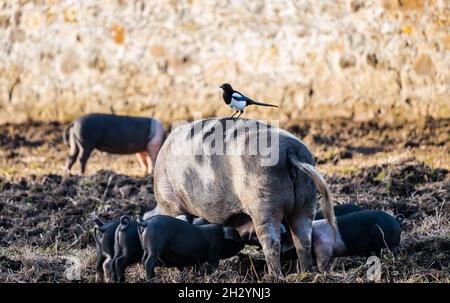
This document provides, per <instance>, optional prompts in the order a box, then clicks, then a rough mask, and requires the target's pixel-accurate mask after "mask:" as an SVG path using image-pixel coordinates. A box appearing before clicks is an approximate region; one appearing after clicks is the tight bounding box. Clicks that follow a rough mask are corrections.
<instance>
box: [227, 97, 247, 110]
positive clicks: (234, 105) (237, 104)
mask: <svg viewBox="0 0 450 303" xmlns="http://www.w3.org/2000/svg"><path fill="white" fill-rule="evenodd" d="M246 105H247V103H246V102H245V101H237V100H235V99H233V98H231V102H230V107H231V108H234V109H236V110H244V108H245V106H246Z"/></svg>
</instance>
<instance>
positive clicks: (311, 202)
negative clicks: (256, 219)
mask: <svg viewBox="0 0 450 303" xmlns="http://www.w3.org/2000/svg"><path fill="white" fill-rule="evenodd" d="M294 182H295V186H296V189H295V190H296V194H295V205H294V209H293V210H292V212H291V213H290V214H289V216H288V218H287V219H288V223H289V227H290V229H291V231H292V240H293V242H294V246H295V249H296V251H297V256H298V265H299V270H300V271H302V272H305V271H310V270H311V269H312V254H311V237H312V222H313V220H314V215H315V210H316V204H317V199H316V187H315V186H314V184H313V183H312V181H311V179H309V178H308V177H306V176H304V175H303V177H302V175H300V174H299V175H297V177H296V179H295V181H294Z"/></svg>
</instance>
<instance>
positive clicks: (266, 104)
mask: <svg viewBox="0 0 450 303" xmlns="http://www.w3.org/2000/svg"><path fill="white" fill-rule="evenodd" d="M250 104H252V105H258V106H270V107H278V105H273V104H269V103H263V102H257V101H253V100H252V101H251V102H250Z"/></svg>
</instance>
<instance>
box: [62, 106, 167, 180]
mask: <svg viewBox="0 0 450 303" xmlns="http://www.w3.org/2000/svg"><path fill="white" fill-rule="evenodd" d="M165 136H166V131H165V129H164V127H163V126H162V124H161V122H159V121H158V120H156V119H152V118H144V117H131V116H118V115H109V114H88V115H85V116H82V117H80V118H78V119H77V120H75V121H74V122H73V123H71V124H70V125H69V126H67V128H66V129H65V130H64V136H63V139H64V144H65V145H67V146H69V149H70V150H69V156H68V157H67V161H66V165H65V169H66V171H67V172H70V170H71V168H72V166H73V165H74V164H75V162H76V160H77V159H78V158H79V161H80V167H81V173H82V174H84V173H85V172H86V163H87V161H88V159H89V157H90V156H91V153H92V151H93V150H94V149H98V150H100V151H103V152H107V153H111V154H121V155H126V154H136V156H137V158H138V161H139V164H140V165H141V167H142V169H143V170H144V171H145V173H146V174H151V173H152V171H153V166H154V164H155V161H156V157H157V155H158V152H159V150H160V148H161V146H162V144H163V143H164V140H165Z"/></svg>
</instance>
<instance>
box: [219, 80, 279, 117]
mask: <svg viewBox="0 0 450 303" xmlns="http://www.w3.org/2000/svg"><path fill="white" fill-rule="evenodd" d="M220 88H221V89H223V95H222V96H223V101H225V103H226V104H228V106H229V107H231V108H232V109H235V110H236V112H235V113H234V114H233V115H232V116H231V117H230V119H233V118H234V116H235V115H236V114H237V113H239V115H238V116H237V117H236V118H235V119H239V117H240V116H241V115H242V114H243V113H244V109H245V108H246V107H247V106H248V105H259V106H271V107H278V106H277V105H273V104H268V103H262V102H256V101H253V100H252V99H250V98H247V97H246V96H244V95H243V94H241V93H240V92H238V91H236V90H234V89H233V88H232V87H231V85H230V84H228V83H224V84H222V85H221V86H220Z"/></svg>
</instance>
